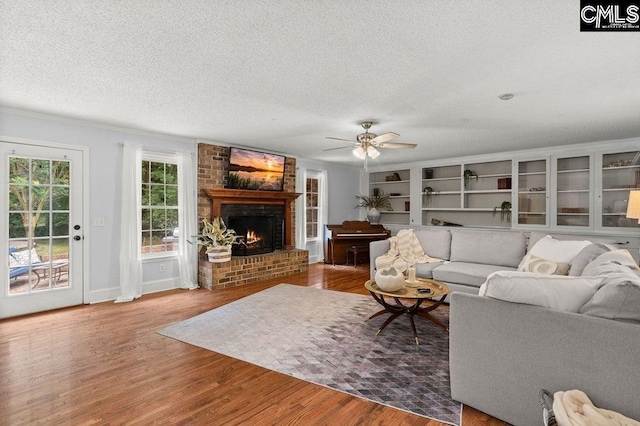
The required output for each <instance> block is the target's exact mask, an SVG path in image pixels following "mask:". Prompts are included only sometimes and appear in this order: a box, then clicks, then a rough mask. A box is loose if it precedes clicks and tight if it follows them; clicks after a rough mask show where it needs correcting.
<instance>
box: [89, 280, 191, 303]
mask: <svg viewBox="0 0 640 426" xmlns="http://www.w3.org/2000/svg"><path fill="white" fill-rule="evenodd" d="M180 287H181V282H180V278H177V277H176V278H168V279H164V280H156V281H149V282H146V283H143V284H142V294H143V295H145V294H151V293H157V292H159V291H166V290H173V289H176V288H180ZM118 296H120V287H111V288H108V289H104V290H98V291H92V292H89V300H85V303H88V304H92V303H102V302H109V301H111V300H116V299H117V298H118Z"/></svg>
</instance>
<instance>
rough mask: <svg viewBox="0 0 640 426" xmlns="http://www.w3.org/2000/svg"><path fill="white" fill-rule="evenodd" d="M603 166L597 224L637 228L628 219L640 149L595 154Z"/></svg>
mask: <svg viewBox="0 0 640 426" xmlns="http://www.w3.org/2000/svg"><path fill="white" fill-rule="evenodd" d="M598 158H599V160H600V161H601V164H599V166H600V167H601V170H602V181H601V186H602V192H601V195H600V196H599V200H600V201H601V202H600V203H598V204H600V205H601V213H600V219H601V223H600V225H601V226H602V227H603V228H605V229H606V228H636V229H637V228H640V224H638V220H637V219H627V217H626V213H627V205H628V201H629V191H630V190H631V189H634V188H640V151H629V152H616V153H605V154H602V155H601V156H599V157H598Z"/></svg>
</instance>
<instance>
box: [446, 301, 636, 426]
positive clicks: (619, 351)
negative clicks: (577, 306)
mask: <svg viewBox="0 0 640 426" xmlns="http://www.w3.org/2000/svg"><path fill="white" fill-rule="evenodd" d="M449 329H450V336H449V337H450V347H449V363H450V372H451V395H452V397H453V399H455V400H457V401H460V402H462V403H464V404H467V405H470V406H472V407H474V408H477V409H479V410H481V411H484V412H486V413H488V414H490V415H492V416H494V417H497V418H499V419H502V420H504V421H506V422H509V423H511V424H517V425H534V424H536V425H537V424H540V423H541V419H542V414H541V413H542V410H541V407H540V405H539V403H538V392H539V390H540V389H547V390H549V391H550V392H556V391H560V390H571V389H579V390H582V391H584V392H585V393H586V394H587V395H588V396H589V398H591V400H592V401H593V403H594V404H595V405H596V406H597V407H601V408H606V409H609V410H613V411H617V412H619V413H622V414H624V415H626V416H628V417H631V418H634V419H640V405H639V404H638V403H637V401H638V400H637V398H638V395H639V394H640V380H638V377H640V363H638V362H637V357H638V353H640V326H639V325H636V324H629V323H622V322H618V321H612V320H607V319H602V318H597V317H591V316H586V315H582V314H574V313H568V312H559V311H554V310H551V309H547V308H542V307H538V306H531V305H524V304H517V303H510V302H505V301H501V300H495V299H491V298H488V297H481V296H475V295H470V294H465V293H458V292H454V293H452V295H451V299H450V324H449Z"/></svg>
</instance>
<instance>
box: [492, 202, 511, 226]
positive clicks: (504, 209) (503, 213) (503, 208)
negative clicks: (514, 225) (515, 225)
mask: <svg viewBox="0 0 640 426" xmlns="http://www.w3.org/2000/svg"><path fill="white" fill-rule="evenodd" d="M498 209H500V222H504V221H505V220H506V221H507V222H511V203H510V202H509V201H503V202H502V204H500V207H494V208H493V215H494V216H495V215H496V213H497V212H498Z"/></svg>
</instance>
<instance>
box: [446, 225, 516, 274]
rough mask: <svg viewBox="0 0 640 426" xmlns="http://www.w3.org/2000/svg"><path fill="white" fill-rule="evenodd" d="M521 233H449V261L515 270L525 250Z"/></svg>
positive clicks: (454, 231)
mask: <svg viewBox="0 0 640 426" xmlns="http://www.w3.org/2000/svg"><path fill="white" fill-rule="evenodd" d="M526 244H527V243H526V238H525V236H524V234H523V233H522V232H513V231H509V232H477V231H458V230H453V231H451V261H453V262H472V263H482V264H485V265H499V266H509V267H512V268H516V267H517V266H518V265H519V264H520V261H521V260H522V257H523V256H524V254H525V250H526Z"/></svg>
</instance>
